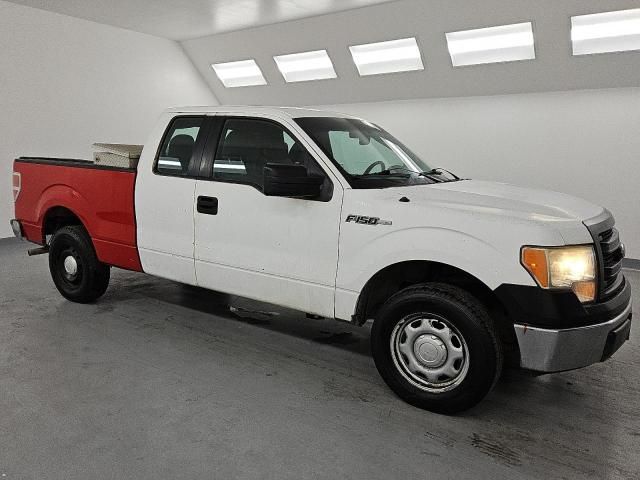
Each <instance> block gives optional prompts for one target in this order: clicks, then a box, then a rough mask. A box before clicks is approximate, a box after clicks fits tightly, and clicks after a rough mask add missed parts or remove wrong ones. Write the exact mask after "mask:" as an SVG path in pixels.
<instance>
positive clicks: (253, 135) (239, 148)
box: [213, 118, 332, 195]
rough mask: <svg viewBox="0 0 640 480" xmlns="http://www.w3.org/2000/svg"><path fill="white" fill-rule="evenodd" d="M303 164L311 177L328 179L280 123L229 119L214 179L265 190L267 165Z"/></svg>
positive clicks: (215, 165) (215, 161) (325, 187)
mask: <svg viewBox="0 0 640 480" xmlns="http://www.w3.org/2000/svg"><path fill="white" fill-rule="evenodd" d="M270 163H271V164H272V163H280V164H285V165H302V166H304V167H306V169H307V172H308V174H310V175H321V176H323V177H325V178H326V180H325V186H323V189H324V190H325V191H326V192H325V193H328V194H329V195H330V192H329V191H328V190H329V189H330V188H331V186H332V184H331V182H330V180H329V179H328V178H327V177H326V174H325V173H324V171H323V170H322V169H321V168H320V166H319V165H318V164H317V163H316V161H315V160H314V159H313V157H312V156H311V154H309V152H308V151H307V149H306V148H305V147H304V146H303V145H302V144H301V143H300V142H299V141H297V140H296V139H295V138H294V137H293V136H292V135H291V134H289V132H287V131H286V130H285V129H284V127H282V126H280V125H279V124H277V123H275V122H272V121H268V120H261V119H254V118H229V119H227V120H226V121H225V123H224V126H223V128H222V133H221V135H220V141H219V144H218V149H217V151H216V155H215V159H214V162H213V179H214V180H218V181H226V182H232V183H243V184H247V185H252V186H254V187H255V188H257V189H258V190H260V191H262V190H263V186H264V167H265V166H266V165H267V164H270Z"/></svg>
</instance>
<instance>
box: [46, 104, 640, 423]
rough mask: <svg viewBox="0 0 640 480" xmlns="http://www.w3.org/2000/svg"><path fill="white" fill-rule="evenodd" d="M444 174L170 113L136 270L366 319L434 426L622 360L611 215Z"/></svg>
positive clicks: (311, 122) (349, 144) (324, 137)
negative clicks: (512, 388)
mask: <svg viewBox="0 0 640 480" xmlns="http://www.w3.org/2000/svg"><path fill="white" fill-rule="evenodd" d="M433 161H434V160H433V159H427V160H426V161H425V160H423V159H421V158H419V157H418V156H417V155H415V154H414V153H412V152H411V151H410V150H409V149H408V148H407V147H406V146H404V145H403V144H402V143H401V142H399V141H398V140H397V139H395V138H394V137H393V136H392V135H390V134H389V133H387V132H386V131H384V130H383V129H382V128H380V127H378V126H377V125H374V124H372V123H370V122H367V121H366V120H362V119H358V118H354V117H351V116H348V115H342V114H336V113H329V112H323V111H318V110H309V109H296V108H266V107H215V108H212V107H202V108H184V109H171V110H169V111H167V112H166V113H164V114H163V116H162V118H161V119H160V121H159V122H158V124H157V126H156V128H155V129H154V131H153V133H152V134H151V137H150V138H149V140H148V142H147V145H146V146H145V147H144V150H143V152H142V156H141V158H140V161H139V163H138V166H137V178H136V181H135V219H136V233H137V250H138V254H139V259H140V264H141V266H142V270H143V271H144V272H145V273H149V274H151V275H156V276H159V277H163V278H168V279H172V280H176V281H179V282H183V283H187V284H191V285H197V286H200V287H204V288H207V289H212V290H217V291H221V292H227V293H231V294H237V295H241V296H245V297H249V298H252V299H256V300H260V301H264V302H270V303H274V304H278V305H282V306H285V307H289V308H293V309H297V310H301V311H304V312H307V313H310V314H315V315H320V316H324V317H330V318H336V319H339V320H344V321H349V322H353V323H356V324H358V325H362V324H364V323H365V322H366V321H367V320H373V326H372V332H371V345H372V353H373V357H374V361H375V363H376V366H377V368H378V371H379V372H380V374H381V375H382V377H383V378H384V380H385V381H386V382H387V384H388V385H389V386H390V387H391V388H392V389H393V390H394V391H395V392H396V393H397V394H398V395H399V396H401V397H402V398H403V399H405V400H406V401H408V402H410V403H412V404H414V405H417V406H419V407H422V408H426V409H430V410H433V411H438V412H447V413H451V412H456V411H460V410H463V409H466V408H469V407H471V406H472V405H474V404H476V403H477V402H479V401H480V400H481V399H482V398H483V397H484V396H485V395H486V394H487V393H488V392H489V390H490V389H491V388H492V386H493V385H494V384H495V382H496V380H497V379H498V377H499V375H500V371H501V368H502V365H503V363H504V362H505V361H506V362H509V363H512V364H516V365H519V366H520V367H523V368H526V369H530V370H534V371H537V372H555V371H562V370H569V369H574V368H579V367H584V366H587V365H590V364H592V363H595V362H599V361H602V360H605V359H606V358H608V357H609V356H611V355H612V354H613V353H614V351H615V350H617V349H618V348H619V347H620V346H621V345H622V343H624V341H625V340H626V339H628V337H629V330H630V326H631V300H630V286H629V284H628V283H627V282H626V280H625V278H624V276H623V274H622V272H621V262H622V258H623V256H624V246H623V245H622V243H621V242H620V240H619V236H618V232H617V230H616V229H615V228H614V220H613V217H612V215H611V214H610V213H609V212H608V211H607V210H606V209H604V208H602V207H599V206H597V205H594V204H591V203H589V202H587V201H584V200H581V199H578V198H574V197H571V196H568V195H564V194H561V193H555V192H548V191H541V190H534V189H529V188H521V187H515V186H510V185H506V184H501V183H493V182H486V181H477V180H470V179H463V178H459V177H458V176H456V175H455V174H453V173H450V172H448V171H446V170H444V169H440V168H437V167H438V166H439V165H438V162H437V161H435V163H431V162H433ZM434 167H436V168H434ZM54 237H55V236H54ZM59 288H60V286H59ZM61 291H62V290H61ZM66 296H67V295H66Z"/></svg>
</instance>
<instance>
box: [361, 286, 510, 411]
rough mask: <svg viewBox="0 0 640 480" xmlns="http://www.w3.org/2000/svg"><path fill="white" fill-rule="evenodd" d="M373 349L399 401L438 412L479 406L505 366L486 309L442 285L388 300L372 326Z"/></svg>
mask: <svg viewBox="0 0 640 480" xmlns="http://www.w3.org/2000/svg"><path fill="white" fill-rule="evenodd" d="M371 350H372V352H373V359H374V361H375V364H376V367H377V369H378V372H380V375H381V376H382V378H383V379H384V381H385V382H386V383H387V385H389V387H390V388H391V389H392V390H393V391H394V392H395V393H396V394H397V395H398V396H399V397H401V398H402V399H404V400H405V401H407V402H408V403H410V404H412V405H415V406H417V407H419V408H424V409H426V410H431V411H433V412H438V413H456V412H460V411H463V410H466V409H468V408H471V407H472V406H474V405H476V404H477V403H478V402H479V401H480V400H482V399H483V398H484V397H485V396H486V395H487V393H489V391H490V390H491V388H492V387H493V386H494V384H495V383H496V381H497V380H498V378H499V376H500V372H501V369H502V362H503V354H502V349H501V346H500V342H499V340H498V335H497V333H496V331H495V328H494V326H493V322H492V321H491V319H490V317H489V314H488V312H487V310H486V308H485V307H484V306H483V305H482V304H481V303H480V302H479V301H478V300H477V299H476V298H475V297H473V296H472V295H470V294H469V293H468V292H466V291H464V290H462V289H460V288H458V287H454V286H451V285H445V284H438V283H428V284H423V285H417V286H413V287H409V288H406V289H404V290H401V291H400V292H398V293H396V294H395V295H393V296H392V297H391V298H389V300H387V302H386V303H385V304H384V305H383V306H382V308H381V310H380V312H379V315H378V316H377V318H376V320H375V321H374V323H373V327H372V329H371Z"/></svg>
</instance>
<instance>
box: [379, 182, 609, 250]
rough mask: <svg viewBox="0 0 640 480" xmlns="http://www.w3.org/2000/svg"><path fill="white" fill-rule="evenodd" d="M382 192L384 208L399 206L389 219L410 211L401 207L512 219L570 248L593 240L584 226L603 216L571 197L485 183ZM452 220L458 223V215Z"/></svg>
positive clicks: (403, 188) (458, 183) (500, 219)
mask: <svg viewBox="0 0 640 480" xmlns="http://www.w3.org/2000/svg"><path fill="white" fill-rule="evenodd" d="M378 192H379V193H380V194H381V195H383V196H384V197H385V198H384V200H383V199H382V198H381V199H380V200H383V203H384V204H387V201H388V200H393V202H394V203H393V204H391V205H394V204H395V205H397V206H398V207H395V205H394V207H393V209H392V211H389V210H387V209H386V208H385V210H387V211H388V213H389V215H390V216H391V217H393V216H396V214H397V213H400V211H405V212H406V211H407V210H406V207H405V208H402V207H400V205H407V206H410V207H409V208H410V209H411V210H413V212H412V213H413V214H414V215H415V214H418V212H417V211H416V210H414V209H418V210H419V209H422V208H424V209H425V210H431V209H435V210H437V211H438V212H440V213H444V212H447V211H448V212H452V211H458V212H461V213H462V212H464V213H466V214H468V215H470V218H471V219H474V218H475V219H478V220H479V219H481V218H485V219H487V220H490V219H492V220H491V221H492V222H504V221H506V220H507V219H510V221H511V222H515V223H528V224H532V225H536V226H537V227H538V228H542V229H544V230H546V231H550V230H553V231H555V232H556V233H557V234H559V235H560V237H561V238H562V241H564V242H565V243H566V244H571V243H583V242H589V241H591V239H590V236H589V234H588V231H587V229H586V228H585V226H584V224H583V222H584V221H585V220H588V219H591V218H594V217H596V216H598V215H600V214H601V213H602V212H603V211H604V209H603V208H602V207H600V206H598V205H595V204H593V203H590V202H587V201H585V200H582V199H580V198H576V197H573V196H571V195H566V194H563V193H558V192H552V191H548V190H539V189H533V188H524V187H517V186H514V185H508V184H505V183H497V182H487V181H481V180H463V181H459V182H447V183H439V184H433V185H415V186H409V187H399V188H389V189H382V190H379V191H378ZM383 192H384V193H383ZM402 197H406V198H407V199H409V201H410V203H404V204H403V203H400V202H399V201H398V200H399V199H400V198H402ZM396 202H397V203H396ZM389 206H390V205H389ZM397 209H400V211H399V210H397ZM452 213H453V212H452ZM418 215H419V214H418ZM430 215H433V214H430ZM453 217H456V218H457V216H456V215H453V216H452V218H453ZM414 218H415V217H414ZM505 226H506V224H505Z"/></svg>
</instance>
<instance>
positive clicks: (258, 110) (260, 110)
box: [167, 105, 355, 118]
mask: <svg viewBox="0 0 640 480" xmlns="http://www.w3.org/2000/svg"><path fill="white" fill-rule="evenodd" d="M167 112H170V113H201V114H202V113H233V114H236V115H237V114H243V115H255V114H262V115H274V116H285V117H289V118H301V117H339V118H355V117H353V116H352V115H347V114H344V113H338V112H331V111H327V110H318V109H314V108H298V107H267V106H255V105H219V106H194V107H174V108H169V109H167Z"/></svg>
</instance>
